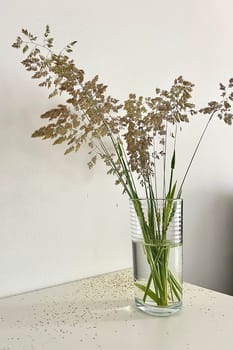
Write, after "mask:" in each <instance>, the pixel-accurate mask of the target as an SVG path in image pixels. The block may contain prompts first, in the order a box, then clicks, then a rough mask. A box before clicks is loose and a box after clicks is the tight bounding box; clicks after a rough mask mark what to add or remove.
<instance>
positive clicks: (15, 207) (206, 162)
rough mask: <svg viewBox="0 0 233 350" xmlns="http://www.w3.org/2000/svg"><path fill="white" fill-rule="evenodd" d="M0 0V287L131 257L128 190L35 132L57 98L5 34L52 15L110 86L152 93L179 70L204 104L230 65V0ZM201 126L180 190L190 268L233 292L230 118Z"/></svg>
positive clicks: (185, 139) (64, 276) (40, 283)
mask: <svg viewBox="0 0 233 350" xmlns="http://www.w3.org/2000/svg"><path fill="white" fill-rule="evenodd" d="M0 2H1V12H0V17H1V20H0V32H1V41H0V62H1V64H0V76H1V79H0V100H1V113H0V118H1V128H0V164H1V171H0V225H1V230H0V242H1V244H0V279H1V283H0V296H4V295H9V294H14V293H18V292H22V291H26V290H32V289H35V288H41V287H45V286H48V285H53V284H58V283H62V282H67V281H71V280H74V279H78V278H81V277H85V276H90V275H93V274H99V273H104V272H107V271H111V270H117V269H120V268H124V267H128V266H130V265H131V246H130V236H129V224H128V199H127V197H122V195H121V189H120V188H117V187H115V186H114V185H113V183H114V180H113V178H111V177H110V176H107V175H106V174H105V168H104V165H102V164H99V165H98V166H97V168H96V169H94V171H92V172H90V171H89V170H88V169H87V167H86V165H85V163H86V159H87V157H86V153H85V150H83V151H82V152H81V153H79V154H72V155H70V156H67V157H64V156H63V147H62V146H61V147H56V148H55V147H54V148H52V146H51V145H50V143H49V142H41V141H40V140H37V139H31V138H30V134H31V132H32V131H33V130H34V129H35V128H37V127H39V126H40V125H41V121H40V120H39V118H38V117H39V115H40V114H41V113H43V112H45V111H46V110H47V109H48V108H50V107H52V106H54V104H55V101H52V100H51V101H48V100H47V98H46V96H47V95H46V91H43V90H42V89H39V88H38V87H37V86H36V84H35V82H33V81H31V80H30V78H29V76H28V75H27V74H26V72H24V70H23V67H21V65H20V64H19V61H20V59H21V58H22V57H21V56H20V54H19V52H17V51H15V50H13V49H12V48H11V47H10V44H11V43H12V42H13V41H14V39H15V38H16V36H17V35H18V33H19V31H20V30H21V28H23V27H27V28H28V29H29V30H31V31H32V32H34V33H35V34H39V33H42V32H43V30H44V27H45V25H46V24H49V25H50V26H51V29H52V32H53V33H54V36H55V37H56V38H57V47H58V48H59V49H60V48H61V47H63V46H64V45H65V44H66V43H67V42H69V41H71V40H76V39H77V40H78V46H77V51H76V52H77V57H75V59H76V62H77V63H78V64H79V65H80V66H81V67H83V68H84V69H85V71H86V72H87V75H88V76H89V77H91V76H92V75H94V74H96V73H98V74H99V76H100V79H101V81H103V82H104V83H106V84H107V85H109V93H111V94H112V95H114V96H115V97H117V98H120V99H121V98H122V99H124V98H126V97H127V95H128V93H129V92H133V91H134V92H136V93H138V94H143V95H152V94H153V89H154V88H155V87H157V86H159V87H162V88H167V87H169V85H170V83H171V82H172V81H173V79H174V78H175V77H177V76H178V75H180V74H182V75H183V76H184V77H185V78H186V79H188V80H191V81H193V82H195V84H196V89H195V93H194V97H195V100H196V101H197V103H198V104H199V105H200V106H202V105H203V104H204V103H205V102H207V101H209V99H213V98H215V97H216V96H217V89H218V83H219V82H220V81H222V82H225V81H226V80H227V79H228V78H229V77H231V76H233V47H232V36H233V26H232V20H231V17H232V11H233V5H232V2H231V1H230V0H229V1H228V0H221V1H214V0H205V1H203V0H195V1H194V0H190V1H184V0H177V1H171V0H170V1H168V0H167V1H154V0H153V1H152V0H151V1H150V0H144V1H135V0H134V1H131V0H118V1H111V0H98V1H90V0H85V1H80V0H67V1H61V2H59V1H54V0H50V1H48V0H47V1H45V0H40V1H33V0H21V1H16V0H9V1H4V0H0ZM61 102H62V101H61ZM203 126H204V118H203V117H202V118H198V117H195V120H194V121H193V123H192V125H188V127H187V128H185V129H184V132H183V134H182V136H181V137H180V139H179V143H178V148H179V153H178V155H177V158H178V160H177V167H178V170H177V176H180V177H181V176H182V175H183V173H184V169H185V166H186V165H187V163H188V160H189V159H190V156H191V154H192V151H193V149H194V147H195V144H196V142H197V140H198V136H199V135H200V132H201V130H202V128H203ZM206 136H207V137H206V138H205V140H204V142H203V144H202V148H201V152H200V153H199V155H198V157H197V158H196V160H195V162H194V164H193V168H192V172H191V174H190V176H189V178H188V180H187V183H186V187H185V190H184V200H185V205H184V207H185V211H184V235H185V245H184V248H185V249H184V271H185V279H186V280H187V281H190V282H193V283H196V284H200V285H202V286H206V287H209V288H213V289H217V290H220V291H225V292H227V293H233V285H232V260H233V157H232V148H233V128H230V127H227V126H225V125H224V124H223V123H221V122H219V121H218V120H216V121H215V122H214V123H213V124H212V125H211V126H210V129H209V131H208V134H207V135H206Z"/></svg>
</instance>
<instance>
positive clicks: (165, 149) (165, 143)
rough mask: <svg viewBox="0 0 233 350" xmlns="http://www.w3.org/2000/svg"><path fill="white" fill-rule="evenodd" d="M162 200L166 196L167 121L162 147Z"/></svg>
mask: <svg viewBox="0 0 233 350" xmlns="http://www.w3.org/2000/svg"><path fill="white" fill-rule="evenodd" d="M163 152H164V155H163V198H165V196H166V160H167V121H166V134H165V141H164V145H163Z"/></svg>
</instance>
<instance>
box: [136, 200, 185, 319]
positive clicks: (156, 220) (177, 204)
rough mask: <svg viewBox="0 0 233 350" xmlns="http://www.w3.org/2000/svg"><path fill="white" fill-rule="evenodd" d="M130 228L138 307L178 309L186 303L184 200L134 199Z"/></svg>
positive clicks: (155, 311) (170, 311)
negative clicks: (183, 295)
mask: <svg viewBox="0 0 233 350" xmlns="http://www.w3.org/2000/svg"><path fill="white" fill-rule="evenodd" d="M130 227H131V237H132V252H133V272H134V282H135V302H136V305H137V307H138V308H139V309H140V310H142V311H145V312H147V313H150V314H153V315H158V316H167V315H170V314H173V313H175V312H177V311H178V310H179V309H180V308H181V305H182V270H183V264H182V243H183V202H182V200H181V199H173V200H170V201H169V200H163V199H157V200H154V203H151V202H148V201H147V200H145V199H140V200H131V201H130Z"/></svg>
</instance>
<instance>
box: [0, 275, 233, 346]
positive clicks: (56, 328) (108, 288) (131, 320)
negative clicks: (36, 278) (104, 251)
mask: <svg viewBox="0 0 233 350" xmlns="http://www.w3.org/2000/svg"><path fill="white" fill-rule="evenodd" d="M31 349H34V350H60V349H62V350H92V349H93V350H94V349H102V350H115V349H121V350H124V349H129V350H131V349H133V350H137V349H138V350H139V349H140V350H144V349H158V350H170V349H171V350H191V349H193V350H202V349H211V350H215V349H216V350H228V349H229V350H232V349H233V297H231V296H228V295H225V294H221V293H216V292H213V291H210V290H207V289H204V288H200V287H197V286H194V285H190V284H185V288H184V306H183V310H182V311H181V312H180V313H177V314H175V315H173V316H170V317H159V318H158V317H153V316H149V315H146V314H144V313H142V312H140V311H138V310H136V308H135V306H134V301H133V283H132V272H131V270H130V269H127V270H122V271H118V272H112V273H109V274H105V275H101V276H97V277H92V278H88V279H84V280H80V281H77V282H72V283H68V284H64V285H60V286H56V287H52V288H47V289H43V290H40V291H35V292H31V293H26V294H21V295H18V296H13V297H9V298H5V299H1V300H0V350H31Z"/></svg>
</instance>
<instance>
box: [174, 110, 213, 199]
mask: <svg viewBox="0 0 233 350" xmlns="http://www.w3.org/2000/svg"><path fill="white" fill-rule="evenodd" d="M215 112H216V111H214V112H213V113H212V114H211V116H210V118H209V120H208V121H207V123H206V126H205V127H204V130H203V131H202V133H201V136H200V138H199V141H198V143H197V146H196V148H195V150H194V152H193V155H192V157H191V160H190V162H189V164H188V167H187V170H186V172H185V174H184V177H183V180H182V182H181V185H180V189H179V191H178V195H177V198H180V197H181V193H182V188H183V185H184V182H185V180H186V177H187V175H188V172H189V169H190V167H191V165H192V163H193V160H194V158H195V156H196V153H197V151H198V149H199V146H200V144H201V141H202V139H203V137H204V135H205V133H206V130H207V128H208V126H209V124H210V122H211V120H212V119H213V116H214V114H215Z"/></svg>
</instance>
